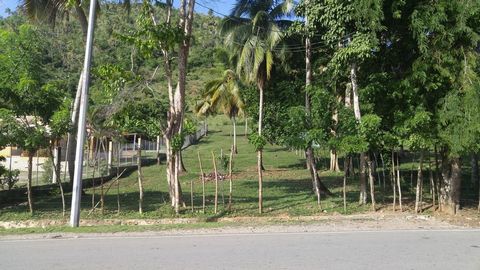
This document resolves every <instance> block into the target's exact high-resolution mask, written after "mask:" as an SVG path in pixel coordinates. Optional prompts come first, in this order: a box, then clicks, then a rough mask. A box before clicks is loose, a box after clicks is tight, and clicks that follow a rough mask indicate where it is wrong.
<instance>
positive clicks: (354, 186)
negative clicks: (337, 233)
mask: <svg viewBox="0 0 480 270" xmlns="http://www.w3.org/2000/svg"><path fill="white" fill-rule="evenodd" d="M231 133H232V132H231V125H230V122H229V120H228V119H227V118H226V117H224V116H218V117H216V118H214V119H209V134H208V136H207V137H204V138H202V139H201V141H200V142H199V143H198V144H196V145H193V146H190V147H189V148H187V149H186V150H184V152H183V157H184V163H185V167H186V169H187V172H186V173H184V174H183V175H182V176H181V184H182V190H183V199H184V201H185V204H186V207H185V208H182V210H181V213H180V217H187V218H188V217H195V218H199V219H200V220H215V218H219V217H236V216H259V215H260V214H258V196H257V195H258V190H257V187H258V180H257V172H256V153H255V151H254V149H253V147H252V146H251V145H250V144H249V143H248V140H247V138H246V137H245V136H244V127H243V126H242V125H239V126H238V131H237V133H238V134H239V136H238V138H237V140H238V154H237V155H235V157H234V166H233V204H232V208H231V209H230V210H227V204H228V189H229V183H228V181H224V182H220V184H219V190H220V191H219V211H218V213H217V214H215V213H214V190H215V183H214V181H210V182H207V184H206V211H205V212H203V211H202V186H201V180H200V177H199V175H200V168H199V164H198V157H197V153H200V156H201V158H202V163H203V169H204V171H205V172H206V173H210V172H213V162H212V152H213V153H214V154H215V156H216V157H218V156H220V153H221V152H222V149H223V153H224V155H226V156H228V154H229V148H230V145H231V143H232V137H231ZM217 164H218V165H217V166H218V168H219V170H223V168H221V165H220V162H218V163H217ZM264 166H265V169H266V171H265V172H264V213H263V214H262V216H309V215H327V214H332V213H335V212H337V213H341V214H343V213H344V211H343V199H342V181H343V176H342V174H341V173H337V174H335V173H331V172H328V171H322V173H321V179H322V181H323V182H324V184H325V185H326V186H327V187H328V188H329V189H330V191H332V192H333V196H329V197H323V198H322V209H320V208H319V207H318V205H317V202H316V197H315V195H314V193H313V192H312V182H311V180H310V177H309V173H308V171H307V170H306V169H305V168H304V158H303V156H302V155H300V154H299V155H297V154H296V153H295V151H289V150H288V149H285V148H283V147H280V146H272V145H268V146H267V147H266V148H265V153H264ZM405 166H407V167H408V164H407V165H405ZM143 172H144V187H145V200H144V213H143V214H139V213H138V182H137V173H136V172H135V171H134V172H132V173H130V174H127V175H123V177H122V178H121V179H120V181H119V197H120V213H117V185H116V184H113V185H112V184H111V183H105V184H104V190H107V189H108V188H109V187H110V189H109V190H108V192H107V193H106V196H105V209H104V213H103V214H102V212H101V210H100V209H99V208H97V209H96V210H94V211H91V209H92V194H93V193H94V192H95V194H96V196H95V198H94V199H95V204H97V203H98V200H99V199H100V197H99V194H100V187H99V186H97V187H96V188H95V189H93V188H88V189H85V193H86V194H84V195H83V196H82V213H81V216H82V219H92V220H98V219H103V218H104V219H112V218H120V219H142V218H148V219H159V218H173V217H176V215H175V213H174V211H173V210H172V208H171V206H170V204H169V199H168V190H167V181H166V174H165V165H160V166H158V165H156V164H152V165H146V166H145V167H144V168H143ZM223 173H225V172H223ZM225 174H227V173H225ZM409 175H410V174H409V173H408V172H406V174H405V179H404V185H405V186H409V184H408V181H407V180H406V178H409ZM191 181H193V194H194V211H192V210H191V203H190V185H191ZM387 181H388V180H387ZM376 189H377V192H376V200H377V208H378V209H382V208H386V207H387V206H389V205H390V204H391V198H390V197H391V195H390V194H391V192H390V191H389V187H388V183H387V190H386V192H383V187H380V186H378V185H377V186H376ZM403 192H404V194H403V196H404V199H405V202H408V201H409V200H410V201H411V200H412V199H413V198H412V189H411V188H409V187H407V188H405V189H404V191H403ZM425 193H426V194H425V195H424V197H425V199H426V200H429V199H430V195H429V194H427V193H428V188H427V187H425ZM384 194H388V196H385V197H384ZM25 200H26V198H25ZM357 200H358V181H357V180H352V179H350V180H349V183H348V186H347V205H348V207H347V212H346V214H352V213H361V212H365V211H369V210H370V206H369V205H366V206H359V205H358V203H357ZM66 201H67V210H68V209H69V204H70V201H71V194H67V196H66ZM34 208H35V213H34V215H33V216H31V215H30V214H29V213H28V211H27V205H26V203H22V204H18V205H7V206H3V208H2V209H1V210H0V220H2V221H7V220H27V219H54V220H64V219H67V218H68V214H69V213H67V217H63V216H62V212H61V199H60V196H59V192H58V191H56V190H55V191H52V192H50V194H43V195H37V196H35V197H34Z"/></svg>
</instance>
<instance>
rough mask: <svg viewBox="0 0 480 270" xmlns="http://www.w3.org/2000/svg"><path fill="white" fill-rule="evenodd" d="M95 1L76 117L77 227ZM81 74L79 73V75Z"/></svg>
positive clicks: (72, 214) (74, 219) (74, 217)
mask: <svg viewBox="0 0 480 270" xmlns="http://www.w3.org/2000/svg"><path fill="white" fill-rule="evenodd" d="M96 4H97V1H96V0H92V1H90V12H89V14H88V32H87V43H86V45H85V62H84V65H83V71H84V74H83V75H84V76H83V77H82V79H83V85H82V94H81V100H80V111H79V117H78V129H77V145H76V149H75V171H74V177H73V189H72V208H71V211H70V226H72V227H78V225H79V223H80V202H81V195H82V174H83V144H84V143H85V129H86V127H85V126H86V125H85V124H86V114H87V106H88V86H89V81H90V63H91V59H92V44H93V31H94V26H95V8H96ZM80 76H81V75H80Z"/></svg>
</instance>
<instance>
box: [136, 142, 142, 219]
mask: <svg viewBox="0 0 480 270" xmlns="http://www.w3.org/2000/svg"><path fill="white" fill-rule="evenodd" d="M137 174H138V194H139V198H138V212H139V213H140V214H142V213H143V173H142V138H138V145H137Z"/></svg>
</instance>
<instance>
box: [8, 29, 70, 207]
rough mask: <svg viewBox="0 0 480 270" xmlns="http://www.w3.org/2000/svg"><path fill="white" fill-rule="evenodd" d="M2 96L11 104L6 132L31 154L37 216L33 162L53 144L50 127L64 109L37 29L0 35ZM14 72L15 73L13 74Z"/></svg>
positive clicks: (30, 202) (29, 157)
mask: <svg viewBox="0 0 480 270" xmlns="http://www.w3.org/2000/svg"><path fill="white" fill-rule="evenodd" d="M0 47H2V48H3V51H2V53H1V54H0V59H1V60H2V61H1V64H0V70H2V71H4V70H8V71H10V72H2V73H1V74H2V78H0V82H2V84H0V89H2V90H1V91H0V95H1V96H2V99H3V100H5V102H6V103H7V104H10V105H9V106H8V107H7V108H3V109H2V111H1V115H0V119H2V125H3V128H2V130H7V133H8V134H9V137H8V138H9V139H10V142H9V143H10V144H11V145H17V146H19V147H20V148H22V149H23V150H25V151H26V152H27V154H28V184H27V190H28V192H27V195H28V205H29V209H30V213H33V199H32V192H31V185H32V163H33V156H34V154H35V152H36V151H37V150H39V149H40V148H44V147H46V146H47V145H48V143H49V133H48V131H47V128H46V126H47V125H48V124H49V123H50V122H51V118H52V117H53V116H54V114H55V111H57V110H58V108H59V107H60V106H61V104H62V101H61V98H62V95H63V93H62V89H61V84H59V83H57V82H54V81H51V82H48V78H47V77H46V74H45V69H44V64H45V63H46V62H47V61H48V59H47V58H46V57H45V53H44V52H45V51H46V50H47V43H45V41H44V40H42V39H41V38H40V36H39V35H38V33H37V31H36V30H35V28H34V27H32V26H29V25H22V26H21V27H20V28H19V29H18V32H14V31H6V30H2V31H1V33H0ZM12 71H13V73H12Z"/></svg>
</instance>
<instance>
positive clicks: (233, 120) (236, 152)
mask: <svg viewBox="0 0 480 270" xmlns="http://www.w3.org/2000/svg"><path fill="white" fill-rule="evenodd" d="M232 123H233V152H234V153H235V154H238V151H237V125H236V124H237V120H236V118H235V116H234V117H232Z"/></svg>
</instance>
